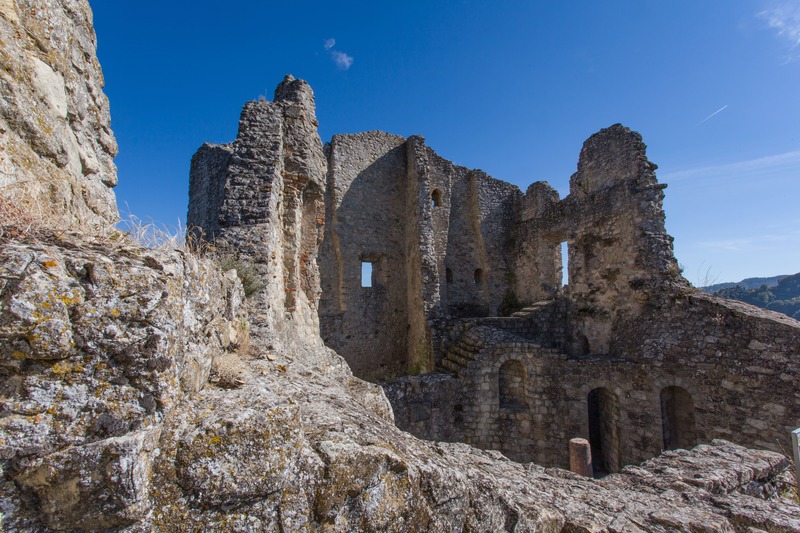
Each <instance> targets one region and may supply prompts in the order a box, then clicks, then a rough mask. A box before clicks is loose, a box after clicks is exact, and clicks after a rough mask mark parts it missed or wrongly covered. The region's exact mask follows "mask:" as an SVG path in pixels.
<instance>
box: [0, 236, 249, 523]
mask: <svg viewBox="0 0 800 533" xmlns="http://www.w3.org/2000/svg"><path fill="white" fill-rule="evenodd" d="M0 265H2V267H0V280H2V284H1V285H0V380H1V381H0V458H2V460H3V462H4V474H5V478H4V481H3V483H4V484H5V489H4V490H10V487H11V486H12V485H13V484H15V483H16V484H18V486H19V487H20V488H21V489H22V492H21V495H20V497H21V498H23V500H26V499H28V498H33V497H34V496H35V498H36V499H37V500H38V501H39V502H40V505H41V508H40V509H39V511H38V512H37V513H35V514H36V516H37V518H41V519H42V520H43V521H44V523H46V524H47V525H49V526H50V527H53V528H56V529H73V528H101V527H115V526H119V525H125V524H130V523H133V522H136V521H138V520H140V519H141V517H142V516H143V515H144V514H146V511H147V510H148V508H149V504H148V501H147V498H148V493H149V487H150V478H151V475H152V468H151V465H152V461H153V460H154V459H155V457H157V455H158V453H159V451H158V439H159V436H160V432H161V427H162V424H163V422H164V419H165V417H166V416H167V415H168V414H169V413H170V412H172V411H173V410H174V409H176V408H177V407H178V406H179V405H180V404H181V403H182V401H183V398H184V397H185V396H186V395H187V394H192V393H195V392H197V391H198V390H199V389H200V388H202V387H203V386H204V385H205V383H206V382H207V380H208V376H209V372H210V369H211V365H212V361H213V359H214V357H216V356H222V355H223V354H224V353H225V352H226V351H227V350H233V349H235V348H236V343H234V342H233V341H232V340H231V334H230V332H231V330H238V331H241V333H242V334H245V333H246V318H245V316H244V307H243V306H242V305H241V302H242V295H241V291H242V289H241V285H240V284H239V282H238V279H236V278H235V276H234V277H233V278H231V277H230V276H226V275H224V274H222V273H220V272H218V271H217V270H215V269H214V267H213V266H212V265H210V264H207V263H203V262H201V261H199V260H197V259H195V258H193V257H191V256H187V255H185V254H184V253H182V252H177V251H174V252H164V251H157V250H147V249H142V248H138V247H136V246H131V245H127V244H124V243H123V242H119V243H114V242H109V241H103V240H85V239H83V238H81V237H78V236H77V235H70V234H67V235H64V236H62V237H60V238H59V239H56V240H54V241H53V242H50V243H40V244H23V243H16V244H10V243H6V244H3V245H2V247H1V248H0ZM234 337H236V338H240V337H241V335H239V334H237V335H234ZM10 505H11V507H8V506H5V507H4V508H3V510H2V512H3V513H6V514H9V515H11V516H12V517H15V519H16V520H22V521H21V522H18V523H19V524H24V523H25V522H24V520H23V519H24V517H27V516H29V515H30V513H31V511H33V509H32V508H31V507H29V506H26V505H24V504H20V505H21V506H19V507H16V506H15V504H13V503H10ZM12 523H17V522H12ZM20 527H21V526H20Z"/></svg>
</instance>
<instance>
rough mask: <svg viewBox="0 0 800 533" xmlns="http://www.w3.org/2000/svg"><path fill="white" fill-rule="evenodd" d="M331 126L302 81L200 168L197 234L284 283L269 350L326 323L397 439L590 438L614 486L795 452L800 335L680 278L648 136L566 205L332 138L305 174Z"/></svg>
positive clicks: (269, 311) (548, 191)
mask: <svg viewBox="0 0 800 533" xmlns="http://www.w3.org/2000/svg"><path fill="white" fill-rule="evenodd" d="M315 127H316V122H315V119H314V118H313V95H311V92H310V89H309V88H308V86H307V85H306V84H305V83H304V82H300V81H297V80H294V79H293V78H287V80H285V81H284V83H282V84H281V86H279V88H278V90H277V91H276V99H275V102H274V103H267V102H261V103H259V102H253V103H250V104H248V105H247V106H245V109H244V111H243V113H242V119H241V121H240V130H239V135H238V137H237V140H236V141H235V142H234V143H232V144H230V145H224V146H215V145H205V146H203V147H202V148H201V149H200V151H199V152H198V153H197V154H196V155H195V157H194V158H193V161H192V174H191V188H190V207H189V217H188V223H189V225H190V226H198V227H202V228H203V230H204V231H205V232H206V237H216V238H220V239H221V241H222V242H226V243H228V245H230V246H232V249H234V250H236V251H237V252H236V253H237V254H243V255H244V256H245V257H248V258H250V259H251V260H252V261H253V262H255V263H256V264H257V265H258V266H259V269H260V271H261V272H262V274H263V275H264V276H265V277H267V278H268V279H271V278H275V277H277V278H280V279H283V280H284V283H283V284H282V288H281V290H280V291H277V292H275V291H273V292H275V294H271V293H270V294H266V292H269V291H265V293H264V294H262V296H263V301H262V306H263V308H264V313H265V316H267V317H271V318H269V321H268V322H269V324H270V326H269V327H268V328H266V330H268V331H270V332H271V333H270V335H271V336H270V337H269V342H270V343H274V344H275V345H276V346H280V345H284V344H286V343H287V342H289V340H287V339H285V338H284V339H283V340H282V339H281V338H280V337H281V331H282V328H284V326H281V324H284V323H285V320H284V319H285V318H286V317H289V318H291V319H292V320H293V321H294V322H290V323H294V324H297V323H309V324H316V320H317V312H318V316H319V328H320V331H321V335H322V338H323V340H324V341H325V343H326V344H327V345H328V346H329V347H331V348H333V349H334V350H336V352H338V353H339V354H341V355H342V356H343V357H344V358H345V359H346V360H347V362H348V364H349V365H350V367H351V368H352V369H353V372H354V373H355V374H356V375H357V376H359V377H362V378H365V379H368V380H370V381H378V382H383V383H389V382H394V383H391V384H388V385H386V386H385V389H386V393H387V395H388V397H389V399H390V401H391V402H392V406H393V409H394V412H395V418H396V422H397V424H398V426H399V427H400V428H401V429H406V430H408V431H410V432H411V433H413V434H415V435H417V436H420V437H423V438H426V439H431V440H444V441H451V442H466V443H469V444H472V445H475V446H477V447H479V448H484V449H495V450H500V451H502V452H503V453H504V454H506V455H507V456H508V457H510V458H512V459H514V460H517V461H523V462H526V461H535V462H537V463H539V464H544V465H555V466H564V467H566V466H567V465H568V457H567V448H566V446H565V443H566V442H567V441H568V440H569V439H570V438H572V437H576V436H583V437H586V438H588V439H589V440H590V442H591V444H592V448H593V455H594V461H595V468H596V469H597V470H598V471H599V472H616V471H619V470H620V468H621V467H622V466H624V465H626V464H632V463H637V462H641V461H643V460H646V459H648V458H650V457H653V456H655V455H658V454H659V453H660V452H661V451H662V450H664V449H674V448H689V447H692V446H693V445H695V444H697V443H700V442H710V441H711V440H713V439H715V438H725V439H729V440H732V441H734V442H738V443H741V444H744V445H748V446H754V447H759V448H767V449H771V450H780V449H781V448H782V447H783V446H785V443H786V442H787V439H788V437H787V435H788V431H789V430H790V429H793V428H794V427H797V426H798V425H800V418H798V415H797V413H798V412H800V391H798V389H797V387H796V383H797V380H798V375H799V374H800V357H799V356H798V346H800V324H798V323H797V322H796V321H794V320H792V319H789V318H787V317H783V316H782V315H778V314H775V313H770V312H766V311H762V310H758V309H756V308H753V307H750V306H747V305H744V304H739V303H733V302H728V301H724V300H721V299H718V298H714V297H711V296H707V295H704V294H702V293H700V292H698V291H697V290H695V289H693V288H692V287H691V286H690V285H689V283H688V282H687V281H686V280H685V279H684V278H683V277H682V276H681V274H680V269H679V268H678V265H677V262H676V260H675V258H674V255H673V252H672V238H671V237H670V236H669V235H667V233H666V230H665V227H664V212H663V209H662V200H663V194H664V193H663V189H664V187H665V185H663V184H659V183H658V181H657V179H656V176H655V169H656V166H655V165H654V164H653V163H651V162H650V161H649V160H648V159H647V157H646V153H645V148H646V147H645V145H644V143H643V142H642V138H641V136H640V135H639V134H638V133H636V132H632V131H631V130H629V129H627V128H625V127H623V126H621V125H619V124H617V125H614V126H611V127H610V128H607V129H603V130H601V131H600V132H598V133H596V134H595V135H592V136H591V137H590V138H589V139H588V140H587V141H586V142H585V143H584V146H583V148H582V150H581V153H580V157H579V161H578V168H577V172H576V173H575V174H574V175H573V176H572V178H571V179H570V193H569V195H568V196H567V197H566V198H564V199H560V198H559V196H558V193H557V192H556V191H555V190H553V189H552V188H551V187H550V186H549V185H548V184H547V183H542V182H540V183H534V184H533V185H531V186H530V187H529V188H528V190H527V191H526V192H525V193H524V194H523V193H522V191H521V190H519V189H518V188H517V187H516V186H514V185H511V184H508V183H505V182H502V181H500V180H497V179H494V178H492V177H491V176H488V175H487V174H486V173H484V172H482V171H479V170H469V169H467V168H464V167H460V166H457V165H454V164H453V163H451V162H449V161H447V160H445V159H443V158H442V157H440V156H439V155H437V154H436V153H435V152H433V150H431V149H430V148H429V147H427V146H425V144H424V140H423V139H422V138H421V137H416V136H415V137H410V138H408V139H404V138H402V137H399V136H395V135H391V134H388V133H383V132H367V133H360V134H353V135H336V136H334V137H333V139H332V140H331V142H330V143H329V144H328V145H326V146H325V149H324V157H319V156H315V157H310V156H309V154H311V155H314V154H322V153H323V152H322V151H321V150H320V147H319V146H317V145H315V146H311V145H309V144H308V143H309V141H308V140H307V139H308V138H315V137H314V136H309V135H305V133H307V132H308V131H311V130H313V129H314V128H315ZM298 132H305V133H303V134H300V133H298ZM303 139H305V140H303ZM316 139H318V137H316ZM315 142H318V141H315ZM295 145H296V146H295ZM298 154H300V155H298ZM287 157H288V158H289V159H290V160H285V159H286V158H287ZM292 157H294V158H296V159H297V160H298V161H303V164H302V165H299V166H298V165H295V166H297V167H298V168H294V167H293V163H292V161H291V158H292ZM323 175H325V176H326V178H325V179H324V180H323V179H321V176H323ZM282 203H283V204H285V205H283V206H282V205H281V204H282ZM323 213H324V214H323ZM272 218H275V220H274V221H273V220H272ZM279 219H280V220H279ZM281 227H282V228H283V229H282V230H281V234H278V233H275V228H281ZM259 228H262V229H259ZM323 228H324V232H323ZM267 229H269V231H267ZM323 237H324V238H323ZM273 241H274V242H273ZM320 241H321V244H320V246H319V257H318V258H316V257H315V254H316V249H317V248H316V247H317V244H318V243H319V242H320ZM278 242H283V245H282V246H278V245H277V244H276V243H278ZM563 243H566V247H567V249H568V256H569V257H568V262H567V264H568V273H567V274H568V276H567V278H568V283H567V284H566V285H565V286H563V287H562V286H561V285H562V282H561V280H562V274H563V273H562V257H561V253H562V252H561V250H562V245H563ZM280 249H282V250H283V252H282V254H281V256H280V257H278V256H277V255H276V254H275V253H274V251H275V250H280ZM315 261H316V262H318V265H319V278H316V272H317V271H316V269H314V268H312V267H311V265H312V264H313V262H315ZM276 286H277V285H276ZM280 287H281V286H279V288H280ZM320 291H321V297H320V298H319V306H318V308H317V307H316V301H317V296H318V295H319V294H320ZM278 292H280V294H278ZM292 317H294V318H292ZM256 327H258V326H256ZM284 329H285V328H284ZM286 331H287V334H289V335H290V336H291V333H289V332H296V331H297V330H296V329H294V327H292V328H290V329H288V330H286ZM284 337H286V335H284Z"/></svg>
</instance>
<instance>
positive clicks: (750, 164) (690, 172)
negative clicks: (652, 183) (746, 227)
mask: <svg viewBox="0 0 800 533" xmlns="http://www.w3.org/2000/svg"><path fill="white" fill-rule="evenodd" d="M798 171H800V150H797V151H793V152H786V153H783V154H775V155H769V156H765V157H759V158H756V159H749V160H746V161H737V162H735V163H728V164H726V165H717V166H710V167H698V168H690V169H686V170H680V171H677V172H662V173H660V175H661V176H663V177H664V178H665V179H666V180H667V182H668V183H672V182H675V181H683V180H692V181H694V182H697V181H704V180H712V181H716V180H723V181H725V182H728V183H730V182H733V181H742V180H755V179H758V180H759V181H761V182H764V181H766V180H776V181H788V180H794V179H796V176H797V172H798Z"/></svg>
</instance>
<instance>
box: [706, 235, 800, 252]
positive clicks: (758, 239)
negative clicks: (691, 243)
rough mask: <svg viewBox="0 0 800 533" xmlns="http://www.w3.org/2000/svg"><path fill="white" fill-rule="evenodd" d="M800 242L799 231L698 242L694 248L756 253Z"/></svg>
mask: <svg viewBox="0 0 800 533" xmlns="http://www.w3.org/2000/svg"><path fill="white" fill-rule="evenodd" d="M797 242H800V231H788V232H785V233H773V234H767V235H757V236H752V237H741V238H737V239H719V240H713V241H700V242H698V243H696V245H695V246H698V247H700V248H708V249H711V250H717V251H726V252H756V251H760V250H769V249H771V248H774V246H773V245H772V244H773V243H797Z"/></svg>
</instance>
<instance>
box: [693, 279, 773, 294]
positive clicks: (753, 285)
mask: <svg viewBox="0 0 800 533" xmlns="http://www.w3.org/2000/svg"><path fill="white" fill-rule="evenodd" d="M786 277H788V276H786V275H783V276H772V277H771V278H747V279H743V280H742V281H738V282H732V281H729V282H727V283H715V284H714V285H709V286H708V287H700V290H701V291H703V292H707V293H709V294H714V293H715V292H717V291H718V290H720V289H730V288H733V287H736V286H739V287H741V288H743V289H759V288H761V286H762V285H766V286H767V287H774V286H775V285H777V284H778V282H779V281H780V280H782V279H783V278H786Z"/></svg>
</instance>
